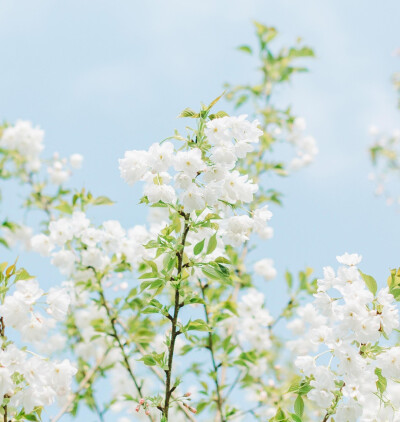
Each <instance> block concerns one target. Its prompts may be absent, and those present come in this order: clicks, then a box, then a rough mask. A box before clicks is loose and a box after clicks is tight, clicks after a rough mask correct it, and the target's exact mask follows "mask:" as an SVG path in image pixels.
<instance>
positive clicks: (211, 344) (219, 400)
mask: <svg viewBox="0 0 400 422" xmlns="http://www.w3.org/2000/svg"><path fill="white" fill-rule="evenodd" d="M199 285H200V289H201V295H202V297H203V300H204V305H203V307H204V313H205V316H206V322H207V324H208V325H209V324H210V313H209V310H208V306H207V304H206V295H205V289H206V286H203V285H202V283H201V281H200V280H199ZM208 350H209V351H210V354H211V362H212V366H213V369H214V383H215V390H216V392H217V400H216V403H217V409H218V415H217V418H218V419H221V422H226V418H225V417H224V413H223V409H222V396H221V388H220V385H219V381H218V367H219V366H218V365H217V363H216V360H215V351H214V341H213V337H212V333H211V332H209V333H208Z"/></svg>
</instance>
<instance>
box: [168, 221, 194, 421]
mask: <svg viewBox="0 0 400 422" xmlns="http://www.w3.org/2000/svg"><path fill="white" fill-rule="evenodd" d="M182 214H183V217H184V219H185V226H184V229H183V233H182V240H181V244H180V246H181V248H180V250H179V251H178V252H177V256H178V265H177V270H178V274H177V277H176V278H177V279H178V280H179V278H180V276H181V274H182V264H183V252H184V249H185V243H186V237H187V234H188V233H189V229H190V226H189V214H185V213H182ZM179 299H180V296H179V285H178V286H177V287H175V299H174V315H173V317H172V321H171V325H172V331H171V341H170V344H169V348H168V369H167V370H166V371H165V376H166V380H165V401H164V408H163V415H164V417H165V420H167V421H168V411H169V402H170V400H171V395H172V393H173V391H174V389H175V388H172V389H171V375H172V363H173V358H174V351H175V340H176V338H177V336H178V335H179V334H178V333H179V331H178V330H177V325H178V314H179V310H180V308H181V306H180V303H179Z"/></svg>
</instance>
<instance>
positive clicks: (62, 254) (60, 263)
mask: <svg viewBox="0 0 400 422" xmlns="http://www.w3.org/2000/svg"><path fill="white" fill-rule="evenodd" d="M52 257H53V259H52V260H51V263H52V264H53V265H55V266H56V267H58V268H59V270H60V272H61V274H65V275H71V273H72V272H73V270H74V268H75V262H76V257H75V255H74V253H73V252H71V251H67V250H65V249H61V251H58V252H55V253H53V254H52Z"/></svg>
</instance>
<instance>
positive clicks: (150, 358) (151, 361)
mask: <svg viewBox="0 0 400 422" xmlns="http://www.w3.org/2000/svg"><path fill="white" fill-rule="evenodd" d="M139 360H140V361H142V362H143V363H144V364H145V365H147V366H155V365H157V362H156V360H155V359H154V358H153V356H151V355H146V356H143V357H142V358H140V359H139Z"/></svg>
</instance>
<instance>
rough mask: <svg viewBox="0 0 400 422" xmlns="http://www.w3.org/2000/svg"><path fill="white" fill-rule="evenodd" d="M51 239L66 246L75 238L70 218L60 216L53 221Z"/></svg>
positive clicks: (50, 227) (51, 223) (59, 244)
mask: <svg viewBox="0 0 400 422" xmlns="http://www.w3.org/2000/svg"><path fill="white" fill-rule="evenodd" d="M49 230H50V240H51V241H52V242H54V243H55V244H56V245H58V246H64V245H65V243H67V242H68V241H69V240H71V239H72V238H73V236H74V235H73V231H72V226H71V220H70V219H68V218H60V219H58V220H56V221H51V222H50V224H49Z"/></svg>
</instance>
